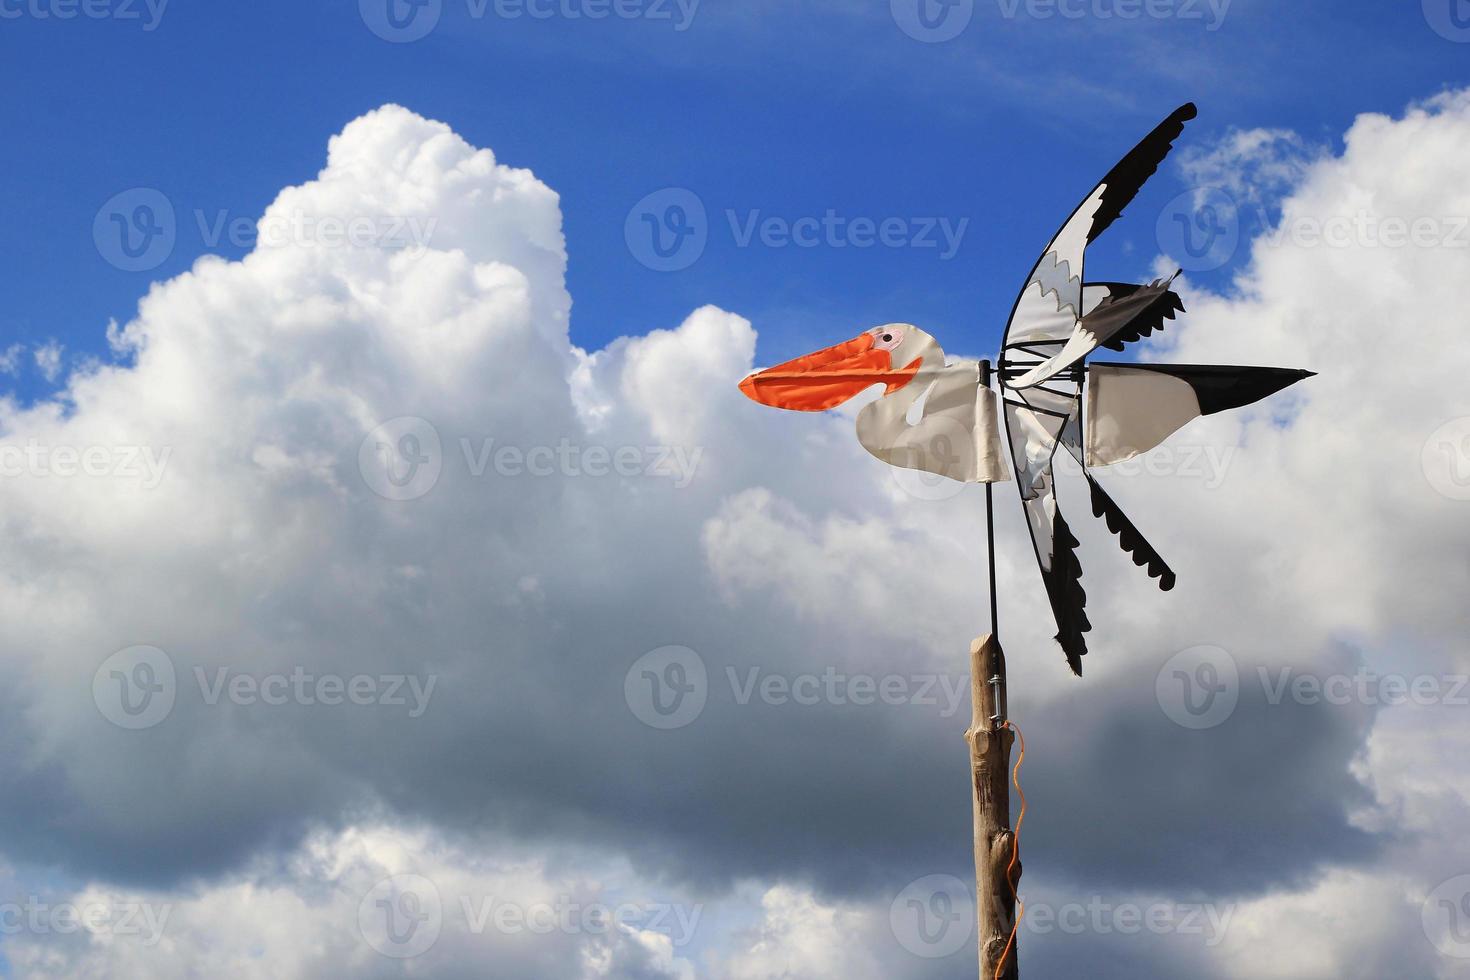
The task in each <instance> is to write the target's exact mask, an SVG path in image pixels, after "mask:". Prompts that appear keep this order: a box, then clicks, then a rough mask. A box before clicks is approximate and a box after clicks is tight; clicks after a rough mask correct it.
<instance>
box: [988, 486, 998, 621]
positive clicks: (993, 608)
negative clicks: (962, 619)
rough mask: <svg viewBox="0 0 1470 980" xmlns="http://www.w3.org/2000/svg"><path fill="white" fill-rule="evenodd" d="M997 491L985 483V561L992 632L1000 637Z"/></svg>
mask: <svg viewBox="0 0 1470 980" xmlns="http://www.w3.org/2000/svg"><path fill="white" fill-rule="evenodd" d="M994 497H995V493H994V490H993V489H992V484H989V483H987V484H985V561H986V567H987V569H988V570H989V573H990V633H991V635H992V636H994V637H996V638H997V639H999V637H1000V615H999V613H998V612H997V609H998V607H999V604H998V603H997V602H996V596H995V499H994Z"/></svg>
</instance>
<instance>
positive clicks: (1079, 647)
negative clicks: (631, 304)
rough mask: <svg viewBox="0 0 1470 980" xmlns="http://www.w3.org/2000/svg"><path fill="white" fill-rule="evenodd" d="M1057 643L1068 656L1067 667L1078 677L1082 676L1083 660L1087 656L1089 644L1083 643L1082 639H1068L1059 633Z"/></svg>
mask: <svg viewBox="0 0 1470 980" xmlns="http://www.w3.org/2000/svg"><path fill="white" fill-rule="evenodd" d="M1056 640H1057V643H1058V644H1060V645H1061V648H1062V652H1063V653H1065V654H1066V655H1067V666H1068V667H1070V668H1072V673H1073V674H1075V675H1076V676H1078V677H1081V676H1082V658H1083V657H1085V656H1086V655H1087V644H1086V643H1084V642H1082V637H1081V636H1077V637H1075V638H1073V637H1068V636H1067V635H1066V634H1064V633H1058V634H1057V636H1056Z"/></svg>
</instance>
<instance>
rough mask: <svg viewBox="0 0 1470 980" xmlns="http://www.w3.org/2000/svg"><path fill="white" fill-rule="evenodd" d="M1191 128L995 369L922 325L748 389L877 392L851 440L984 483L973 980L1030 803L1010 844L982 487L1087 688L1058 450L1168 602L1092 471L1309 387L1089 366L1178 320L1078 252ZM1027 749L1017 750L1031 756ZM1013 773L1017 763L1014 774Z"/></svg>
mask: <svg viewBox="0 0 1470 980" xmlns="http://www.w3.org/2000/svg"><path fill="white" fill-rule="evenodd" d="M1196 115H1198V111H1197V110H1196V108H1195V107H1194V105H1193V104H1190V105H1186V106H1183V107H1182V108H1180V109H1179V110H1177V111H1176V112H1175V113H1174V114H1173V115H1171V116H1170V117H1169V118H1168V119H1166V120H1164V122H1163V123H1161V124H1160V125H1159V126H1158V128H1157V129H1155V130H1154V131H1153V132H1152V133H1150V134H1149V135H1148V136H1147V137H1146V138H1145V139H1144V140H1143V142H1141V143H1139V144H1138V146H1136V147H1134V149H1133V151H1132V152H1130V153H1129V154H1128V155H1127V156H1125V157H1124V158H1123V160H1122V161H1121V162H1120V163H1119V164H1118V165H1117V166H1116V167H1114V168H1113V169H1112V170H1111V171H1109V173H1108V175H1107V176H1106V177H1104V178H1103V180H1102V182H1101V183H1100V184H1098V186H1097V187H1096V188H1095V189H1094V190H1093V191H1092V193H1091V194H1089V195H1088V196H1087V197H1086V199H1084V200H1083V202H1082V203H1081V204H1080V205H1079V206H1078V207H1077V210H1076V211H1074V212H1073V213H1072V216H1071V217H1070V218H1068V219H1067V221H1066V223H1065V224H1064V225H1063V226H1062V229H1061V231H1060V232H1058V233H1057V235H1056V237H1055V238H1053V239H1052V242H1051V244H1050V245H1049V246H1047V248H1046V251H1045V252H1043V253H1042V256H1041V258H1040V259H1039V260H1038V261H1037V263H1036V265H1035V266H1034V267H1033V268H1032V270H1031V274H1030V275H1029V276H1028V277H1027V279H1026V284H1025V286H1024V287H1023V288H1022V289H1021V294H1020V296H1019V297H1017V299H1016V303H1015V306H1014V307H1013V308H1012V310H1011V318H1010V322H1009V323H1008V324H1007V326H1006V330H1005V335H1004V339H1003V340H1002V342H1001V352H1000V358H999V360H998V362H997V364H996V367H995V369H994V370H991V365H990V362H988V361H973V360H963V359H957V358H956V359H950V358H946V357H945V355H944V351H943V350H941V349H940V347H939V345H938V344H937V343H936V342H935V340H934V338H933V337H931V336H929V335H928V334H927V333H925V332H924V331H922V330H920V329H919V328H918V327H915V326H911V325H909V324H889V325H888V326H885V327H875V328H873V329H872V330H869V331H867V332H866V333H863V334H860V335H859V336H857V337H856V338H854V339H852V340H849V341H847V342H846V343H842V344H838V345H837V346H835V347H829V348H827V349H826V350H821V351H817V352H816V353H813V354H808V355H806V356H805V357H799V358H797V359H796V360H793V361H788V362H787V363H785V364H781V365H779V366H777V367H774V368H770V369H769V370H765V371H758V372H756V373H754V374H752V375H750V376H749V377H747V378H746V379H745V380H744V381H742V382H741V384H740V389H741V390H742V391H743V392H745V394H746V395H748V396H749V397H750V398H752V399H754V400H755V401H757V402H760V403H761V404H764V405H771V406H773V407H776V408H785V409H791V410H794V411H802V412H820V411H825V410H827V409H830V408H834V407H836V406H837V405H841V404H842V403H844V402H846V401H848V400H850V399H852V398H854V397H856V396H857V395H858V394H859V393H861V392H864V391H866V390H867V389H869V388H871V387H873V386H874V385H883V386H884V390H883V394H882V396H881V397H880V398H878V399H877V400H876V401H874V402H872V403H870V404H868V405H866V406H864V407H863V409H862V411H861V412H859V413H858V418H857V434H858V441H859V442H861V443H862V445H863V447H864V448H866V449H867V450H868V452H870V453H872V454H873V455H874V456H876V457H877V458H879V459H881V460H883V461H884V462H885V463H889V464H892V465H893V466H899V467H904V468H907V469H914V470H921V471H924V472H927V473H933V474H937V475H939V476H943V477H948V478H950V479H953V480H958V481H961V482H963V483H983V484H985V503H986V518H987V522H986V523H987V537H988V545H989V574H990V619H991V635H990V636H988V637H985V638H983V639H981V640H977V641H976V643H975V645H974V646H973V647H972V649H971V658H972V661H971V687H972V696H973V701H974V711H975V716H974V722H973V725H972V727H971V729H970V730H969V731H968V732H966V738H967V740H968V741H969V743H970V753H971V766H972V777H973V788H974V791H975V792H974V807H975V867H976V897H977V914H978V921H979V935H980V966H981V976H982V978H994V980H1001V978H1002V977H1015V976H1017V974H1018V970H1019V967H1018V965H1017V959H1018V958H1017V956H1015V955H1014V952H1015V944H1016V928H1017V924H1018V917H1017V915H1016V903H1017V901H1018V900H1019V896H1018V894H1017V891H1016V888H1017V884H1018V882H1019V879H1020V866H1019V857H1020V851H1019V836H1018V835H1019V829H1020V823H1021V820H1022V819H1024V817H1025V811H1026V805H1025V797H1024V796H1022V798H1021V815H1020V817H1018V819H1017V823H1016V828H1017V830H1016V833H1012V831H1011V828H1010V787H1009V786H1008V785H1007V782H1006V772H1007V771H1008V770H1009V768H1010V756H1011V746H1012V743H1013V741H1014V739H1015V738H1016V737H1017V736H1018V735H1019V730H1018V729H1016V726H1015V725H1014V724H1013V723H1011V722H1010V721H1009V720H1008V718H1007V710H1008V696H1007V693H1006V690H1005V676H1006V672H1005V656H1004V654H1003V653H1002V652H1001V649H1000V644H999V642H998V640H997V638H996V632H997V615H996V588H995V530H994V527H995V525H994V506H993V500H992V491H991V485H992V484H995V483H1001V482H1004V481H1006V480H1009V479H1010V478H1011V471H1014V474H1015V478H1016V484H1017V487H1018V488H1019V490H1020V496H1021V506H1022V508H1023V510H1024V511H1025V514H1026V523H1027V526H1028V528H1029V529H1030V532H1031V540H1032V544H1033V546H1034V550H1035V553H1036V561H1037V564H1038V565H1039V566H1040V568H1041V578H1042V581H1043V582H1044V583H1045V585H1046V592H1047V596H1048V598H1049V599H1050V602H1051V608H1052V614H1053V616H1054V618H1055V619H1056V624H1057V634H1056V639H1057V642H1058V643H1059V644H1060V645H1061V648H1062V651H1063V652H1064V653H1065V654H1066V657H1067V663H1068V664H1069V665H1070V666H1071V668H1072V670H1073V672H1074V673H1076V674H1078V675H1079V676H1080V675H1081V673H1082V658H1083V656H1084V655H1085V654H1086V653H1087V642H1086V639H1085V638H1084V636H1083V634H1085V633H1087V632H1088V631H1089V630H1091V629H1092V625H1091V623H1090V622H1089V621H1088V618H1087V612H1086V608H1085V607H1086V603H1087V595H1086V593H1085V592H1084V591H1083V589H1082V567H1081V565H1080V564H1079V563H1078V561H1077V554H1076V549H1077V544H1078V542H1077V538H1076V537H1075V536H1074V535H1073V534H1072V530H1071V528H1070V527H1068V526H1067V522H1066V520H1065V519H1064V518H1063V517H1062V513H1061V511H1060V510H1059V509H1058V507H1057V497H1056V481H1055V479H1054V475H1053V463H1054V461H1055V459H1056V456H1057V452H1058V451H1059V450H1060V449H1062V448H1065V449H1066V451H1067V452H1068V453H1069V454H1070V455H1071V456H1072V457H1073V458H1075V459H1076V460H1077V462H1078V463H1079V464H1080V465H1081V467H1082V471H1083V474H1084V475H1085V476H1086V478H1087V483H1088V486H1089V488H1090V490H1091V496H1092V512H1093V515H1094V516H1095V517H1101V518H1103V519H1104V520H1105V521H1106V522H1107V526H1108V529H1109V530H1110V531H1111V532H1112V533H1113V534H1115V535H1116V536H1117V537H1118V540H1119V543H1120V544H1121V545H1122V547H1123V550H1124V551H1126V552H1127V553H1128V554H1129V555H1130V556H1131V557H1132V559H1133V562H1134V564H1136V565H1140V566H1143V567H1144V568H1145V569H1146V570H1147V572H1148V574H1149V576H1150V577H1152V578H1154V579H1156V580H1157V581H1158V584H1159V588H1161V589H1163V590H1164V591H1168V590H1170V589H1172V588H1173V587H1174V573H1173V571H1172V570H1170V568H1169V566H1168V564H1167V563H1166V562H1165V561H1164V559H1163V558H1162V557H1160V555H1159V553H1158V552H1157V551H1155V550H1154V548H1153V546H1152V545H1150V544H1149V543H1148V541H1146V540H1145V539H1144V537H1143V535H1142V534H1141V533H1140V532H1139V530H1138V528H1137V527H1135V526H1134V525H1133V522H1132V521H1130V520H1129V519H1128V517H1127V516H1126V515H1124V513H1123V511H1122V510H1121V509H1120V508H1119V507H1118V505H1117V504H1116V503H1114V502H1113V500H1112V498H1111V497H1109V496H1108V495H1107V493H1106V492H1104V490H1103V488H1102V487H1101V486H1100V485H1099V484H1098V482H1097V480H1096V479H1094V478H1093V476H1092V473H1091V472H1090V471H1091V470H1094V469H1100V468H1103V467H1107V466H1111V465H1113V464H1115V463H1121V462H1123V461H1125V460H1129V459H1132V458H1134V457H1135V456H1138V455H1140V454H1141V453H1145V452H1147V451H1149V450H1151V449H1153V448H1155V447H1156V446H1158V445H1159V444H1160V443H1162V442H1163V441H1164V440H1165V439H1167V438H1168V437H1169V436H1170V435H1172V434H1173V433H1174V432H1176V431H1178V430H1179V429H1180V428H1182V427H1183V426H1184V425H1185V424H1187V423H1188V422H1190V421H1191V420H1193V419H1195V418H1198V417H1199V416H1202V415H1213V414H1215V413H1217V412H1222V411H1225V410H1227V409H1232V408H1239V407H1241V406H1244V405H1249V404H1251V403H1253V402H1256V401H1259V400H1261V399H1263V398H1266V397H1267V396H1269V395H1272V394H1275V393H1276V392H1278V391H1281V390H1282V389H1284V388H1286V387H1288V386H1289V385H1292V384H1295V383H1296V382H1297V381H1300V380H1302V379H1303V378H1307V377H1310V376H1311V372H1309V371H1295V370H1288V369H1284V368H1263V367H1226V366H1215V365H1186V364H1129V363H1110V362H1092V363H1088V357H1089V356H1090V355H1091V354H1092V353H1093V352H1094V351H1096V350H1097V349H1098V348H1099V347H1107V348H1108V349H1110V350H1114V351H1122V350H1123V349H1124V348H1125V347H1126V346H1127V345H1128V344H1130V343H1133V342H1135V341H1139V340H1142V339H1143V338H1145V337H1148V336H1149V335H1150V334H1152V333H1153V332H1154V331H1156V330H1161V329H1163V327H1164V325H1165V321H1167V320H1172V319H1174V318H1175V315H1176V314H1179V313H1182V312H1184V304H1183V303H1182V302H1180V299H1179V296H1178V295H1177V294H1176V293H1175V292H1174V291H1173V289H1172V288H1171V287H1172V285H1173V279H1172V278H1171V279H1169V280H1160V281H1156V282H1152V283H1149V284H1147V285H1134V284H1128V283H1117V282H1087V281H1086V280H1085V278H1084V277H1083V263H1084V259H1085V256H1086V252H1087V247H1088V246H1089V245H1090V244H1092V243H1093V242H1094V241H1096V240H1097V238H1098V237H1099V236H1100V235H1102V233H1103V232H1105V231H1107V229H1108V228H1109V227H1111V226H1112V224H1113V222H1114V221H1116V220H1117V219H1118V218H1120V217H1122V214H1123V209H1124V208H1126V207H1127V206H1128V205H1129V204H1130V203H1131V202H1132V201H1133V199H1134V198H1135V197H1136V196H1137V195H1138V191H1139V189H1140V188H1142V186H1143V185H1144V183H1145V182H1146V181H1147V180H1148V179H1149V177H1151V176H1153V174H1154V173H1155V171H1157V170H1158V168H1159V165H1160V164H1161V163H1163V161H1164V158H1165V157H1167V156H1168V155H1169V151H1170V150H1171V149H1172V148H1173V144H1174V140H1176V139H1177V138H1178V137H1179V136H1180V135H1181V134H1182V133H1183V132H1184V125H1185V123H1187V122H1188V121H1189V120H1191V119H1193V118H1195V116H1196ZM1176 275H1177V273H1176ZM992 382H993V383H994V388H992ZM1002 417H1003V419H1004V422H1003V427H1004V436H1002V422H1001V418H1002ZM1006 455H1009V456H1010V466H1009V468H1008V467H1007V466H1006V464H1005V462H1004V457H1005V456H1006ZM1025 751H1026V750H1025V742H1024V741H1022V743H1021V757H1022V758H1023V759H1024V757H1025ZM1019 769H1020V763H1019V762H1018V763H1017V766H1016V770H1017V772H1016V776H1015V777H1013V778H1016V779H1018V776H1019ZM1016 788H1017V790H1018V791H1019V789H1020V784H1019V781H1017V782H1016ZM1022 907H1023V909H1024V905H1023V906H1022Z"/></svg>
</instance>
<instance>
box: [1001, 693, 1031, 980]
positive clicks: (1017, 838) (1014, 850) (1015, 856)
mask: <svg viewBox="0 0 1470 980" xmlns="http://www.w3.org/2000/svg"><path fill="white" fill-rule="evenodd" d="M1006 725H1007V726H1008V727H1009V728H1010V729H1011V731H1013V732H1015V733H1016V738H1017V739H1019V740H1020V742H1021V755H1020V756H1019V757H1018V758H1017V759H1016V768H1015V769H1013V770H1012V771H1011V782H1012V783H1013V784H1014V785H1015V787H1016V794H1017V795H1018V796H1020V797H1021V812H1020V813H1019V814H1017V815H1016V832H1015V835H1014V836H1013V837H1012V838H1011V863H1010V864H1009V865H1007V866H1006V884H1008V885H1010V886H1011V897H1012V898H1014V899H1015V900H1016V920H1015V921H1014V922H1013V923H1011V938H1009V939H1007V940H1006V948H1005V952H1003V953H1001V954H1000V962H999V963H997V964H996V965H995V980H1000V975H1001V974H1002V973H1004V972H1005V968H1006V960H1008V959H1009V958H1010V955H1011V950H1012V949H1014V948H1015V945H1016V931H1017V930H1018V929H1020V928H1021V916H1023V915H1025V914H1026V903H1025V902H1023V901H1021V896H1020V895H1019V894H1018V893H1017V892H1016V879H1015V878H1013V877H1011V872H1012V871H1014V870H1015V868H1016V864H1017V863H1018V862H1019V861H1020V860H1021V824H1022V823H1023V822H1024V821H1025V819H1026V793H1025V791H1024V790H1022V789H1021V763H1023V762H1025V761H1026V736H1024V735H1022V734H1021V729H1020V728H1018V727H1016V723H1015V722H1013V721H1009V720H1008V721H1007V722H1006Z"/></svg>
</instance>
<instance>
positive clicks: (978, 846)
mask: <svg viewBox="0 0 1470 980" xmlns="http://www.w3.org/2000/svg"><path fill="white" fill-rule="evenodd" d="M970 695H971V698H970V699H971V703H972V706H973V710H974V718H973V720H972V722H971V725H970V729H969V730H968V731H967V732H965V740H966V741H967V742H969V743H970V775H971V777H972V783H973V788H974V791H975V896H976V902H975V911H976V918H977V922H978V926H979V936H980V980H995V978H996V977H997V976H999V977H1001V978H1002V980H1016V978H1017V977H1018V976H1019V969H1018V966H1017V961H1018V960H1019V950H1018V949H1017V946H1016V945H1014V944H1013V945H1012V946H1011V949H1010V952H1009V953H1006V944H1007V943H1008V942H1009V941H1010V937H1011V926H1012V923H1014V922H1015V921H1016V900H1015V895H1014V892H1013V890H1012V889H1013V888H1015V887H1016V886H1017V885H1019V883H1020V880H1021V865H1020V862H1019V861H1018V862H1017V863H1016V867H1015V869H1014V871H1013V872H1012V880H1010V881H1007V879H1006V869H1007V868H1008V867H1009V866H1010V863H1011V857H1012V854H1013V847H1014V841H1015V835H1014V834H1013V833H1012V832H1011V784H1010V772H1011V746H1012V744H1013V743H1014V742H1015V738H1016V736H1015V733H1014V732H1013V731H1012V730H1011V729H1010V728H1009V727H1007V725H1006V719H1007V718H1008V717H1009V714H1008V707H1009V705H1008V698H1007V697H1006V659H1005V654H1004V653H1003V652H1002V651H1001V648H1000V641H999V640H997V639H996V638H995V635H994V634H990V635H987V636H983V637H981V638H980V639H978V640H976V641H975V642H974V643H973V644H971V646H970ZM1017 943H1019V938H1018V940H1017ZM1002 955H1004V956H1005V961H1006V962H1005V967H1004V968H1003V969H1002V968H1001V967H1000V961H1001V957H1002Z"/></svg>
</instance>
